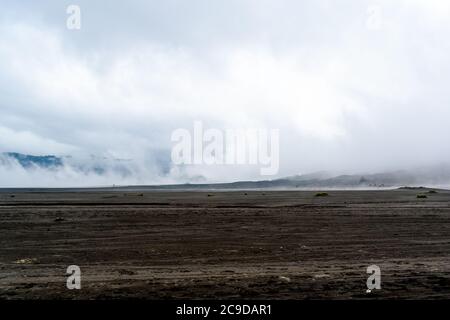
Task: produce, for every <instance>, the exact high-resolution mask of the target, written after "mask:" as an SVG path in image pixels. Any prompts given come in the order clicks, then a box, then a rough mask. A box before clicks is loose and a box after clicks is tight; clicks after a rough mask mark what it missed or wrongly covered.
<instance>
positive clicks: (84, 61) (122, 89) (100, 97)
mask: <svg viewBox="0 0 450 320" xmlns="http://www.w3.org/2000/svg"><path fill="white" fill-rule="evenodd" d="M348 3H349V5H348V6H345V5H344V6H339V7H337V4H335V2H333V1H320V2H319V3H317V2H308V1H306V2H302V3H298V2H295V1H285V2H277V4H276V5H275V3H274V2H270V1H268V2H267V5H268V6H264V5H262V4H261V3H259V2H252V1H247V2H240V3H234V2H230V3H229V4H228V5H217V7H216V9H217V10H212V11H209V12H212V14H213V15H214V18H215V19H212V18H211V17H210V16H208V13H207V11H205V12H203V13H201V12H199V11H196V12H195V13H194V12H191V11H189V9H186V10H187V11H186V12H185V15H186V16H180V17H179V19H180V21H179V22H178V24H176V22H173V23H174V24H175V25H172V26H169V25H168V24H167V23H166V22H165V20H164V17H165V16H164V15H162V16H159V17H156V16H155V15H156V13H155V12H166V11H164V8H163V6H164V5H163V4H161V5H158V4H156V3H152V4H148V5H149V6H153V7H154V8H153V9H154V10H153V11H150V10H148V11H146V10H144V9H143V8H142V7H140V6H144V4H142V3H140V2H136V3H132V4H131V9H130V12H131V14H134V16H133V17H134V18H133V17H128V16H127V17H125V16H124V13H123V10H119V9H120V5H119V4H118V8H117V9H114V8H112V11H111V12H110V14H111V17H110V18H111V19H112V20H114V19H115V21H118V25H120V26H121V27H122V28H123V29H120V30H119V29H116V28H118V27H117V26H112V25H111V30H110V31H108V29H107V28H106V27H102V23H103V24H104V23H106V22H108V21H109V20H102V19H105V17H104V16H102V15H101V14H102V13H101V11H99V10H98V8H96V7H93V5H90V4H88V3H81V8H82V12H83V10H89V9H91V10H92V11H88V13H89V15H87V14H84V15H83V16H88V17H99V20H98V21H96V20H95V19H93V20H89V18H87V19H88V20H87V21H84V22H83V24H82V30H81V31H80V33H78V34H74V33H70V32H69V31H67V30H64V26H65V24H62V25H61V26H59V25H58V24H57V21H59V20H58V19H56V18H55V16H54V14H53V13H52V14H50V12H54V11H55V10H56V9H55V8H54V6H53V5H49V4H47V5H46V6H43V9H39V8H37V9H36V10H37V11H39V10H42V15H43V17H44V18H43V20H41V21H37V20H33V19H32V18H30V16H29V15H25V18H23V19H17V21H16V20H11V19H5V20H4V21H3V23H1V24H0V39H2V41H1V42H0V70H1V71H0V85H1V88H2V89H0V90H1V93H2V97H3V98H2V100H3V101H0V108H1V109H0V111H1V115H2V118H1V119H0V133H3V135H2V136H3V138H2V139H3V140H2V141H0V151H22V152H25V153H36V154H42V153H55V154H68V153H85V154H90V153H94V154H102V155H108V156H111V157H119V158H133V159H135V160H136V161H137V162H138V163H141V164H142V166H143V167H146V166H147V165H150V164H148V163H147V162H146V161H147V159H148V158H149V157H150V158H152V157H153V156H152V155H155V154H158V153H160V150H166V151H167V150H169V149H170V147H171V143H170V134H171V131H172V130H174V129H176V128H178V127H185V128H188V129H190V128H191V127H192V123H193V121H194V120H203V121H204V123H206V125H207V126H210V127H217V128H219V129H226V128H229V127H234V128H248V127H250V128H251V127H266V128H268V129H270V128H274V129H280V134H281V136H280V138H281V142H282V148H281V150H280V151H281V159H280V163H281V170H280V175H288V174H295V173H297V172H299V171H300V172H305V171H313V170H322V169H335V170H378V169H383V168H388V167H389V168H398V167H402V166H411V165H415V164H426V163H432V162H436V161H439V162H440V161H444V160H445V159H447V158H448V157H449V156H450V154H449V153H448V152H447V151H445V150H442V147H441V146H442V145H443V144H445V143H446V142H445V141H444V140H445V137H446V136H448V134H449V133H450V132H449V131H450V129H448V128H450V125H449V123H448V122H449V121H450V120H449V119H450V110H449V109H448V107H447V106H448V103H450V97H449V94H448V90H447V87H446V84H447V83H448V81H449V80H450V79H449V76H448V73H447V72H445V73H444V72H443V71H449V69H450V60H449V59H450V57H449V55H448V52H449V49H450V48H449V45H447V44H446V42H444V41H442V40H443V39H446V38H448V36H449V33H450V32H449V30H450V29H449V21H448V19H446V18H445V14H444V13H445V12H447V11H448V10H449V8H450V7H449V6H448V5H446V4H444V3H443V2H442V1H419V0H414V1H408V3H406V2H401V1H399V2H395V3H394V2H391V1H375V3H372V2H369V1H367V2H366V1H361V2H351V1H349V2H348ZM269 4H270V6H269ZM172 5H174V6H175V7H177V6H176V2H174V3H173V4H172ZM196 5H197V8H199V7H200V8H201V7H202V5H201V4H200V3H196ZM370 5H379V6H380V7H381V8H382V16H381V19H383V21H382V22H383V23H382V24H380V26H381V27H380V28H379V30H370V29H367V28H366V23H365V21H366V19H367V18H368V17H367V8H368V6H370ZM11 6H13V5H12V4H11ZM208 6H213V5H212V4H208ZM236 8H240V9H241V10H240V11H239V14H238V16H237V17H239V19H238V20H237V21H234V22H233V21H231V22H230V21H228V20H229V17H230V16H229V15H225V13H227V12H235V11H236V10H235V9H236ZM255 8H257V10H251V9H255ZM5 12H8V8H5ZM39 12H40V11H39ZM63 12H64V11H63ZM137 12H148V15H149V16H150V18H151V19H150V18H148V19H144V20H145V21H147V20H148V22H145V23H148V24H149V25H146V24H145V23H144V20H142V29H144V30H149V28H150V27H155V25H153V24H158V23H159V25H158V26H159V27H161V29H160V31H158V29H157V28H156V29H155V28H152V29H151V30H150V31H148V34H146V33H145V32H141V31H139V30H136V29H135V28H134V27H133V25H134V24H133V21H134V19H137V21H141V18H142V17H141V15H140V14H138V13H137ZM221 12H223V14H221ZM142 14H143V13H142ZM146 14H147V13H146ZM146 14H143V15H146ZM165 14H166V15H167V17H166V18H167V19H169V18H172V15H173V14H174V13H173V12H172V11H170V12H169V11H167V12H166V13H165ZM227 14H228V13H227ZM190 15H192V16H195V17H196V21H195V23H191V24H189V23H187V22H192V20H191V19H189V16H190ZM100 17H102V19H100ZM119 17H122V20H120V19H118V18H119ZM418 17H419V18H420V19H417V18H418ZM216 20H217V21H222V22H223V23H224V24H225V25H224V26H222V27H219V25H218V24H216V23H215V21H216ZM236 25H237V26H239V28H237V27H236ZM208 26H209V27H210V28H211V30H214V33H211V32H208V30H206V29H207V27H208ZM227 26H228V27H229V31H227V30H228V29H227ZM205 28H206V29H205ZM99 30H101V31H102V32H101V33H100V34H101V36H102V37H104V38H102V39H101V41H100V40H99V38H96V39H98V40H99V41H97V42H98V43H95V41H93V40H92V39H93V38H95V37H96V36H98V34H99V32H100V31H99ZM158 32H159V33H158ZM124 35H128V36H129V37H128V38H127V37H124ZM200 35H204V38H202V37H201V36H200ZM214 35H215V36H214ZM116 37H118V38H120V39H121V41H123V43H122V44H117V43H116V40H115V39H116ZM201 39H203V40H204V41H200V40H201ZM331 160H332V161H331ZM152 165H154V164H153V163H152ZM187 170H188V171H189V172H191V173H190V174H192V175H202V174H203V175H205V176H206V177H207V178H209V179H210V180H214V181H218V180H225V179H227V180H236V179H248V178H253V179H257V178H260V177H259V176H258V175H257V173H255V172H258V170H257V169H255V170H253V169H252V168H250V169H249V170H247V169H244V168H243V169H242V171H240V170H236V168H223V170H222V169H220V170H218V169H214V168H211V167H196V168H189V169H187ZM146 172H147V173H146V176H144V177H143V180H140V181H143V183H152V182H154V181H155V179H157V178H158V177H157V173H155V171H153V170H150V171H146ZM172 173H173V179H181V178H180V177H181V176H182V175H183V174H185V172H183V173H181V176H180V174H178V173H177V169H174V170H172Z"/></svg>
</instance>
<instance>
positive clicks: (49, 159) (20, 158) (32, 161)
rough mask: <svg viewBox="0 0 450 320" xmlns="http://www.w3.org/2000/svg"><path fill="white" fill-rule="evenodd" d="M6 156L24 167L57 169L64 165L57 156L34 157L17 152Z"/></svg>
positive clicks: (6, 153)
mask: <svg viewBox="0 0 450 320" xmlns="http://www.w3.org/2000/svg"><path fill="white" fill-rule="evenodd" d="M3 155H4V156H6V157H9V158H11V159H14V160H16V161H17V162H18V163H19V164H20V165H21V166H22V167H24V168H31V167H34V166H35V167H40V168H47V169H50V168H56V167H61V166H62V165H63V162H62V159H61V158H59V157H55V156H51V155H48V156H32V155H28V154H21V153H16V152H5V153H3Z"/></svg>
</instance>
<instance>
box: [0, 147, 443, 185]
mask: <svg viewBox="0 0 450 320" xmlns="http://www.w3.org/2000/svg"><path fill="white" fill-rule="evenodd" d="M17 164H18V165H19V166H21V167H22V168H23V169H25V170H30V171H33V169H36V168H38V169H41V170H42V171H43V172H44V175H45V176H47V173H46V170H48V174H49V175H50V174H51V173H52V172H57V171H58V170H60V169H61V170H62V169H65V170H68V171H70V172H74V173H81V174H83V175H84V176H85V175H86V174H91V173H93V174H95V175H97V176H101V177H102V176H107V175H111V174H114V176H115V180H114V181H115V182H117V183H115V184H116V185H121V184H122V185H125V184H126V182H124V181H126V180H125V178H128V177H138V176H140V175H141V172H142V171H141V170H142V166H139V165H138V164H136V163H135V162H134V161H132V160H120V159H111V158H105V157H96V156H90V157H87V158H85V159H82V160H81V159H74V158H72V157H71V156H65V157H57V156H54V155H43V156H35V155H26V154H20V153H16V152H8V153H0V166H11V165H17ZM168 171H169V169H168V168H164V171H162V173H163V174H167V172H168ZM185 181H186V180H185ZM191 181H194V180H191ZM138 185H139V184H138ZM402 186H410V187H419V186H430V187H446V188H447V187H449V186H450V165H438V166H431V167H423V168H416V169H414V170H398V171H392V172H384V173H376V174H349V175H337V176H333V175H332V174H330V173H327V172H323V171H321V172H316V173H311V174H305V175H296V176H291V177H286V178H281V179H274V180H260V181H237V182H233V183H214V184H211V183H209V184H208V183H205V184H200V183H195V184H194V183H187V184H173V185H147V186H145V188H149V189H155V188H158V189H230V190H232V189H326V188H335V189H357V188H392V187H402Z"/></svg>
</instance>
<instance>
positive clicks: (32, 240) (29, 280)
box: [0, 190, 450, 299]
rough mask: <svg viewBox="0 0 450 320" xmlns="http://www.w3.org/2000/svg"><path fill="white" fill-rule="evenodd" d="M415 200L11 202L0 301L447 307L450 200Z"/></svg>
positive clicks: (211, 196) (4, 207) (56, 197)
mask: <svg viewBox="0 0 450 320" xmlns="http://www.w3.org/2000/svg"><path fill="white" fill-rule="evenodd" d="M420 192H426V190H423V191H420V190H393V191H330V192H329V194H330V195H329V196H328V197H314V194H315V192H306V191H303V192H300V191H299V192H297V191H295V192H289V191H272V192H270V191H234V192H217V191H210V192H194V191H191V192H181V191H180V192H179V191H172V192H168V191H164V192H162V191H161V192H158V191H152V192H145V191H144V192H142V191H133V192H131V191H107V190H104V191H98V192H94V191H89V192H72V191H71V192H20V191H18V190H3V191H0V298H3V299H5V298H6V299H23V298H32V299H41V298H50V299H60V298H64V299H65V298H75V299H85V298H89V299H90V298H100V299H109V298H114V299H116V298H145V299H166V298H224V299H225V298H251V299H305V298H313V299H321V298H327V299H328V298H332V299H348V298H380V297H381V298H427V299H428V298H430V299H435V298H447V299H448V298H450V264H449V263H450V193H449V192H446V191H439V193H437V194H428V198H427V199H417V198H416V195H417V194H418V193H420ZM12 195H14V197H12ZM72 264H75V265H79V266H80V268H81V271H82V289H81V290H68V289H66V268H67V266H69V265H72ZM372 264H376V265H378V266H379V267H380V268H381V276H382V278H381V280H382V284H381V286H382V289H381V290H379V291H376V292H373V293H371V294H366V279H367V277H368V274H367V273H366V268H367V267H368V266H369V265H372ZM280 277H287V278H289V279H286V278H280Z"/></svg>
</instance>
